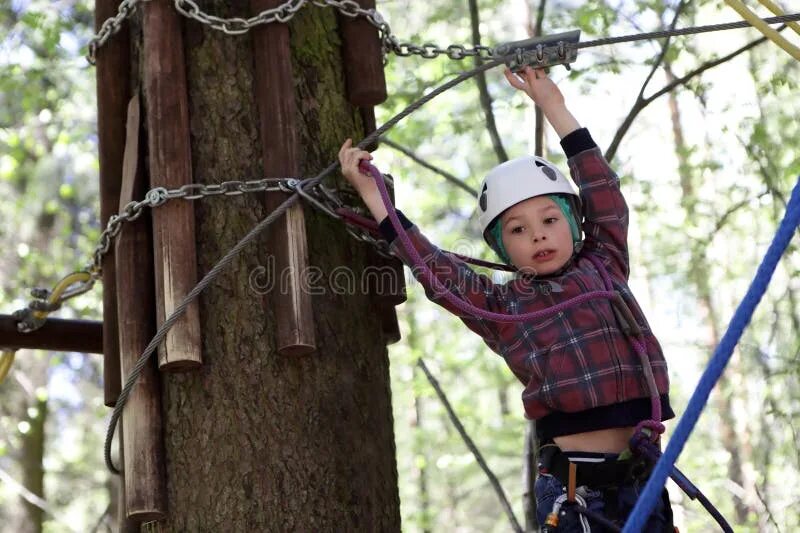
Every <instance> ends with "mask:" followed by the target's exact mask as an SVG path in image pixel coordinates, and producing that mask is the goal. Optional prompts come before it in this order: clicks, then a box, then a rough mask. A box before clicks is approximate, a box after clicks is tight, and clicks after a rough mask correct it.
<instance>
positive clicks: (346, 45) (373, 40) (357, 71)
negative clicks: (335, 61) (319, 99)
mask: <svg viewBox="0 0 800 533" xmlns="http://www.w3.org/2000/svg"><path fill="white" fill-rule="evenodd" d="M357 1H358V4H359V5H360V6H361V7H362V8H364V9H374V8H375V0H357ZM338 17H339V29H340V33H341V35H342V62H343V64H344V73H345V82H346V85H347V99H348V100H349V102H350V103H351V104H353V105H356V106H359V107H367V106H376V105H378V104H380V103H381V102H383V101H384V100H386V77H385V75H384V72H383V61H382V58H381V42H380V39H379V37H378V29H377V28H376V27H375V26H373V25H372V24H370V22H369V21H368V20H367V19H365V18H364V17H355V18H350V17H347V16H345V15H341V14H339V15H338Z"/></svg>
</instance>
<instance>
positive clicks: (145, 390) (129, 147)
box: [115, 95, 167, 522]
mask: <svg viewBox="0 0 800 533" xmlns="http://www.w3.org/2000/svg"><path fill="white" fill-rule="evenodd" d="M139 138H140V113H139V97H138V95H135V96H134V97H133V98H132V99H131V101H130V105H129V106H128V130H127V143H126V146H125V160H124V165H123V169H124V170H123V173H122V191H121V194H120V199H119V202H120V205H125V204H127V203H128V202H130V201H132V200H134V199H137V198H141V197H142V196H144V193H145V192H146V190H147V183H146V182H145V179H144V172H142V169H141V165H140V161H141V152H140V150H139ZM152 244H153V243H152V238H151V224H150V220H149V218H148V217H145V216H142V217H139V218H138V219H137V220H135V221H133V222H129V223H127V224H125V225H124V226H123V228H122V230H121V231H120V233H119V235H118V236H117V241H116V253H115V256H116V261H117V296H118V299H117V302H118V310H117V312H118V316H119V325H120V328H119V348H120V362H121V373H122V374H121V375H122V379H123V380H125V379H127V376H128V374H129V373H130V372H131V369H132V368H133V367H134V366H135V365H136V362H137V360H138V359H139V356H140V355H141V354H142V352H144V350H145V348H146V347H147V345H148V343H149V342H150V340H151V339H152V338H153V336H154V335H155V331H156V330H155V287H154V286H153V280H154V278H155V272H154V267H153V252H152V250H153V249H152ZM121 424H122V426H121V427H122V435H123V436H124V438H122V461H123V464H124V472H125V510H126V511H125V513H126V516H127V517H128V518H129V519H131V520H135V521H137V522H145V521H152V520H160V519H162V518H164V517H166V515H167V493H166V473H165V470H164V468H165V465H164V449H163V443H162V440H161V439H162V437H161V434H162V430H163V424H162V420H161V388H160V386H159V380H158V372H157V370H156V365H155V361H153V360H150V361H149V362H148V364H147V366H145V367H144V369H143V370H142V373H141V374H140V375H139V380H138V381H137V383H136V387H134V388H133V390H132V391H131V394H130V396H129V397H128V402H127V404H126V405H125V413H124V415H123V416H122V420H121Z"/></svg>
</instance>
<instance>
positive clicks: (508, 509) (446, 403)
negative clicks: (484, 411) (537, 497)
mask: <svg viewBox="0 0 800 533" xmlns="http://www.w3.org/2000/svg"><path fill="white" fill-rule="evenodd" d="M417 366H419V367H420V368H421V369H422V371H423V372H425V377H427V378H428V382H429V383H430V384H431V386H432V387H433V390H435V391H436V395H437V396H438V397H439V401H441V402H442V405H444V408H445V410H446V411H447V416H448V417H449V418H450V421H451V422H452V423H453V426H455V428H456V430H457V431H458V434H459V435H461V438H462V439H463V440H464V444H466V445H467V448H469V451H471V452H472V455H474V456H475V460H476V461H477V462H478V465H480V467H481V469H483V472H484V473H485V474H486V477H488V478H489V482H490V483H491V484H492V487H494V491H495V492H496V493H497V497H498V498H499V499H500V504H501V505H502V506H503V510H504V511H505V512H506V515H507V516H508V519H509V520H510V521H511V525H512V526H513V528H514V531H516V532H518V533H522V531H523V530H522V527H520V525H519V522H518V521H517V517H516V516H515V515H514V510H513V509H512V508H511V504H510V503H508V498H507V497H506V494H505V492H504V491H503V487H502V486H501V485H500V482H499V481H498V480H497V476H495V475H494V472H492V471H491V469H490V468H489V465H487V464H486V461H485V460H484V459H483V455H481V452H480V450H478V448H477V447H476V446H475V443H474V442H473V441H472V439H471V438H470V436H469V435H468V434H467V430H466V429H464V425H463V424H461V420H459V419H458V415H456V413H455V411H453V407H452V406H451V405H450V401H449V400H448V399H447V396H446V395H445V393H444V391H443V390H442V388H441V387H440V386H439V382H438V381H436V378H435V377H433V374H431V372H430V370H428V366H427V365H426V364H425V361H424V360H423V359H422V358H421V357H420V358H419V359H417Z"/></svg>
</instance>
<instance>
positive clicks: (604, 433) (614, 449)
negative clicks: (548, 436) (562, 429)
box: [553, 426, 634, 453]
mask: <svg viewBox="0 0 800 533" xmlns="http://www.w3.org/2000/svg"><path fill="white" fill-rule="evenodd" d="M633 430H634V427H633V426H631V427H625V428H611V429H601V430H599V431H587V432H586V433H575V434H573V435H562V436H561V437H553V442H555V443H556V446H558V447H559V448H561V450H562V451H564V452H597V453H620V452H621V451H623V450H624V449H625V448H627V447H628V441H629V440H630V438H631V437H632V436H633Z"/></svg>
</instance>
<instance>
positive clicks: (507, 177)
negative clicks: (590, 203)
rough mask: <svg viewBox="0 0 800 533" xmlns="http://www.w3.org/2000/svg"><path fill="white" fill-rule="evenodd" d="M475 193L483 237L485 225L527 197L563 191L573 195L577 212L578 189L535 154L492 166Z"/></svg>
mask: <svg viewBox="0 0 800 533" xmlns="http://www.w3.org/2000/svg"><path fill="white" fill-rule="evenodd" d="M479 190H480V192H479V193H478V213H479V214H478V221H479V222H480V225H481V233H482V234H483V237H484V239H486V241H487V242H488V243H489V244H490V245H492V244H493V243H492V240H490V239H489V238H487V231H486V230H487V229H488V228H489V227H490V226H491V225H492V222H494V220H495V219H496V218H497V217H498V216H500V214H501V213H502V212H503V211H505V210H506V209H508V208H509V207H511V206H512V205H515V204H518V203H519V202H521V201H523V200H527V199H528V198H533V197H535V196H542V195H545V194H566V195H570V196H571V197H574V198H571V199H574V203H575V205H576V207H578V210H577V213H580V207H579V206H580V196H579V195H578V189H577V188H576V187H575V185H574V184H573V183H572V181H571V180H569V179H568V178H567V177H566V176H564V174H562V173H561V172H560V171H559V170H558V169H557V168H556V166H555V165H553V164H552V163H550V162H549V161H547V160H546V159H542V158H541V157H536V156H525V157H518V158H517V159H512V160H510V161H506V162H505V163H501V164H500V165H498V166H496V167H494V168H493V169H492V170H491V171H490V172H489V173H488V174H487V175H486V177H485V178H484V179H483V183H482V184H481V188H480V189H479Z"/></svg>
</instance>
